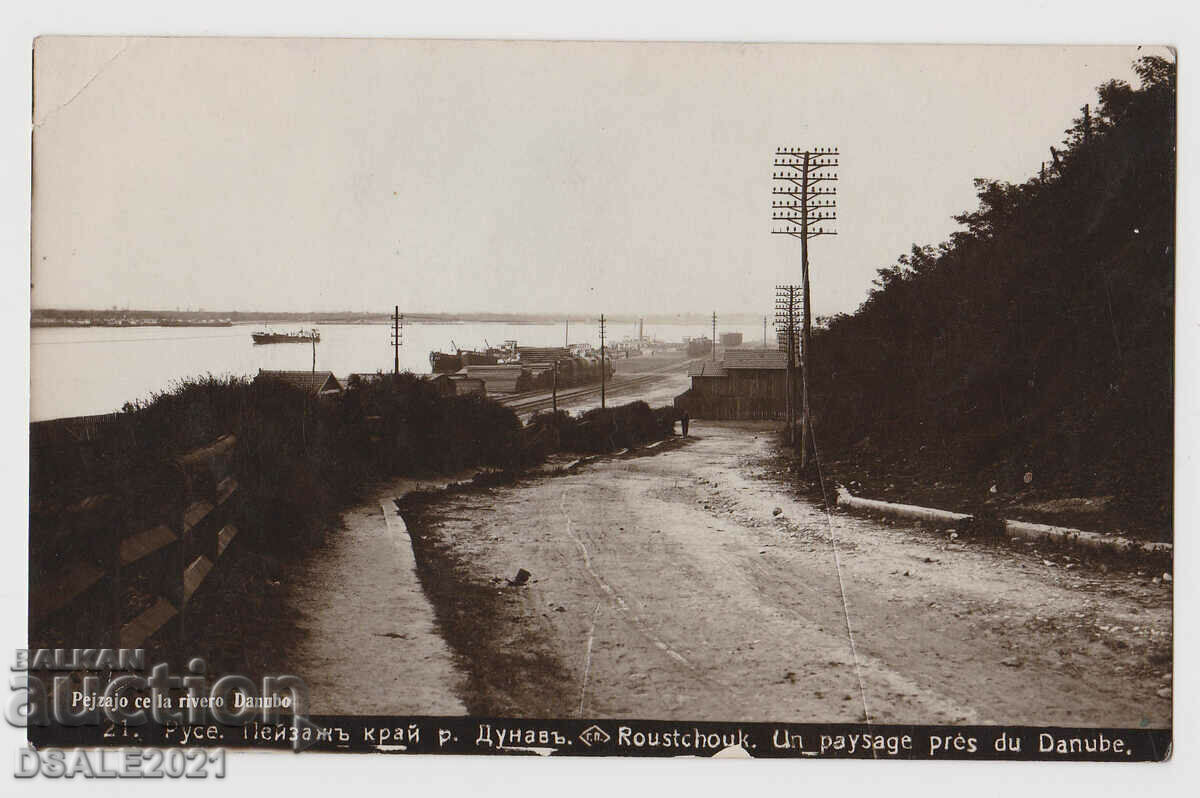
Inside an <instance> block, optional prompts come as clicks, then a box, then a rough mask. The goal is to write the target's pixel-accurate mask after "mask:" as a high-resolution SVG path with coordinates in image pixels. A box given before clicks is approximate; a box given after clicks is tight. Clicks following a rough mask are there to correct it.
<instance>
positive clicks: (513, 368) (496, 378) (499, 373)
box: [458, 364, 525, 393]
mask: <svg viewBox="0 0 1200 798" xmlns="http://www.w3.org/2000/svg"><path fill="white" fill-rule="evenodd" d="M523 372H525V368H524V367H522V366H521V365H520V364H513V365H506V366H470V365H468V366H466V367H465V368H464V369H463V370H462V371H460V372H458V373H459V374H466V376H468V377H470V378H471V379H478V380H482V381H483V383H484V385H485V386H486V388H487V391H488V392H489V393H516V392H517V381H518V380H520V379H521V374H522V373H523Z"/></svg>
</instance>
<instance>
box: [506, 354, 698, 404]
mask: <svg viewBox="0 0 1200 798" xmlns="http://www.w3.org/2000/svg"><path fill="white" fill-rule="evenodd" d="M689 363H691V361H690V360H684V361H681V362H679V363H673V364H671V365H670V366H667V367H666V368H662V369H657V370H655V371H649V372H646V373H645V374H631V375H629V377H628V378H627V379H620V378H614V379H613V380H611V381H609V382H608V383H607V385H606V387H605V390H606V392H607V393H608V394H609V395H610V396H619V395H621V394H625V393H628V392H629V390H630V389H632V388H637V387H638V386H640V385H644V384H646V383H650V382H654V381H655V380H657V379H659V378H660V377H661V376H662V375H664V374H670V373H671V372H675V371H683V370H686V369H687V367H688V364H689ZM599 395H600V385H599V383H597V384H595V385H584V386H581V387H578V388H568V389H566V390H562V391H559V392H558V402H559V404H560V405H561V404H563V403H564V402H571V401H573V400H577V399H585V398H588V397H591V396H599ZM497 401H499V402H500V404H502V405H505V406H507V407H511V408H512V409H513V410H515V411H517V412H518V413H520V414H522V415H524V414H526V413H529V414H532V413H536V412H537V411H539V410H545V409H547V408H549V407H552V406H553V404H554V398H553V396H552V395H551V394H550V393H548V392H545V391H538V392H537V393H526V394H513V395H512V396H509V397H507V398H505V399H499V400H497Z"/></svg>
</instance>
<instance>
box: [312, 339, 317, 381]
mask: <svg viewBox="0 0 1200 798" xmlns="http://www.w3.org/2000/svg"><path fill="white" fill-rule="evenodd" d="M311 333H312V345H313V367H312V370H313V374H316V373H317V330H316V328H315V327H314V328H313V329H312V330H311Z"/></svg>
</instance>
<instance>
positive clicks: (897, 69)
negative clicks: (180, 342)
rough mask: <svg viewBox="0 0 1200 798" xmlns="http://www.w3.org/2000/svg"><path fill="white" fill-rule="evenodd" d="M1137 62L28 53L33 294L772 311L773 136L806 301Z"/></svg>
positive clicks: (285, 50) (1066, 55) (264, 48)
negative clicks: (802, 204)
mask: <svg viewBox="0 0 1200 798" xmlns="http://www.w3.org/2000/svg"><path fill="white" fill-rule="evenodd" d="M1138 54H1139V53H1138V51H1137V49H1136V48H1133V47H998V46H990V47H989V46H974V47H933V46H921V47H903V46H845V45H827V46H809V45H694V44H613V43H595V44H592V43H545V42H524V43H511V42H510V43H502V42H456V41H404V40H362V39H360V40H329V39H326V40H318V39H307V40H295V39H293V40H288V39H273V40H262V39H241V40H236V39H77V38H76V39H72V38H43V39H40V40H38V43H37V46H36V50H35V75H34V80H35V110H34V124H35V126H36V129H35V133H34V151H35V160H34V202H33V218H34V232H33V275H32V279H33V284H34V287H33V294H32V303H33V306H34V307H109V306H112V305H117V306H121V307H126V306H128V307H131V308H175V307H181V308H186V307H192V308H197V307H204V308H209V309H239V310H250V309H259V310H268V309H270V310H343V309H348V310H370V311H381V312H383V311H388V310H389V309H390V308H391V306H392V305H394V304H400V305H401V307H402V308H403V309H408V310H412V311H456V310H458V311H527V312H534V311H547V312H549V311H562V310H568V311H572V312H595V313H599V312H600V311H606V312H609V313H639V312H683V311H699V312H705V311H709V310H713V309H716V310H718V311H722V312H726V313H731V312H756V313H763V312H769V311H770V308H771V305H772V303H773V287H774V285H775V284H776V283H778V282H783V281H793V282H795V281H798V279H799V262H800V242H799V241H798V240H797V239H794V238H790V237H787V236H772V235H771V234H770V229H771V219H770V216H771V210H770V206H771V179H770V177H771V161H772V156H773V153H774V151H775V148H776V147H777V146H781V145H782V146H801V147H803V146H809V147H818V146H835V145H836V146H838V147H840V149H841V153H842V155H841V167H840V169H839V177H840V178H841V180H840V181H839V182H838V183H837V184H836V185H837V187H838V201H839V208H838V213H839V221H838V224H837V230H838V232H839V235H838V236H836V237H823V238H818V239H816V240H815V241H814V242H812V244H811V248H810V261H811V264H812V275H813V307H814V311H815V312H816V313H817V314H824V313H830V312H834V311H850V310H853V309H854V308H855V307H856V306H857V305H858V303H859V302H861V301H862V299H863V298H864V297H865V295H866V292H867V290H868V288H869V286H870V282H871V280H872V279H873V277H874V276H875V270H876V269H877V268H880V267H883V266H887V265H889V264H890V263H892V262H893V261H894V260H895V258H896V256H898V255H899V254H901V253H902V252H905V251H907V249H908V248H909V247H910V246H911V244H913V243H914V242H918V243H930V244H936V243H938V242H940V241H942V240H943V239H944V238H945V237H946V236H947V235H948V234H949V233H950V232H951V230H952V229H954V224H953V222H952V220H951V218H950V217H951V216H952V215H953V214H955V213H958V212H960V211H962V210H965V209H968V208H973V207H974V206H975V204H976V203H975V197H974V191H973V187H972V185H971V179H972V178H974V177H990V178H999V179H1007V180H1023V179H1025V178H1026V177H1028V176H1029V175H1031V174H1033V173H1034V172H1035V171H1036V170H1037V169H1038V167H1039V165H1040V163H1041V162H1042V161H1043V160H1048V158H1049V150H1048V147H1049V146H1050V145H1052V144H1057V143H1058V142H1059V141H1060V139H1061V138H1062V131H1063V130H1064V129H1065V128H1066V127H1067V126H1068V125H1069V123H1070V120H1071V118H1072V117H1073V116H1077V115H1078V113H1079V111H1078V109H1079V107H1080V106H1081V105H1083V104H1084V103H1085V102H1094V96H1095V93H1094V89H1095V87H1096V86H1097V85H1099V84H1100V83H1102V82H1104V81H1105V80H1107V79H1109V78H1113V77H1119V78H1123V79H1126V80H1129V81H1130V82H1131V83H1135V82H1136V81H1135V80H1134V78H1133V75H1132V72H1131V70H1130V64H1131V62H1132V61H1133V59H1134V58H1136V57H1137V56H1138Z"/></svg>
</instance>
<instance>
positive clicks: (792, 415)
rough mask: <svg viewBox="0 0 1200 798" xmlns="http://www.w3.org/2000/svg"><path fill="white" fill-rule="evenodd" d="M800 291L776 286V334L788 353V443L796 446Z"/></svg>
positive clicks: (791, 287) (787, 286)
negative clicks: (797, 336)
mask: <svg viewBox="0 0 1200 798" xmlns="http://www.w3.org/2000/svg"><path fill="white" fill-rule="evenodd" d="M800 291H801V287H800V286H798V285H777V286H775V334H776V335H777V336H778V340H779V348H780V349H783V350H784V351H785V352H787V394H786V399H785V407H786V410H787V434H788V443H789V444H791V445H793V446H794V445H795V444H796V366H797V365H798V363H799V359H798V357H797V350H798V349H799V346H797V343H798V341H797V338H796V328H797V327H798V326H799V325H798V324H797V319H798V316H799V315H800V301H801V300H800Z"/></svg>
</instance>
